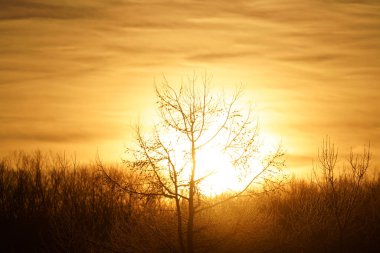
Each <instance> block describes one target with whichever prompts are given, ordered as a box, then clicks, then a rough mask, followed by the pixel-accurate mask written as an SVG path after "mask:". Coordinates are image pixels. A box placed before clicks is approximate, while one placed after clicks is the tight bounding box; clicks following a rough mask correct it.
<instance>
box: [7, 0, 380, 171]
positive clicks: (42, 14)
mask: <svg viewBox="0 0 380 253" xmlns="http://www.w3.org/2000/svg"><path fill="white" fill-rule="evenodd" d="M194 71H199V72H203V71H207V72H208V73H211V74H212V75H213V86H214V87H232V86H234V85H239V84H243V85H244V87H245V89H246V96H247V97H248V98H249V99H250V100H252V101H253V102H254V103H255V104H256V109H257V111H258V113H259V115H260V121H261V129H262V131H263V132H264V133H265V134H268V135H269V136H275V137H276V138H278V139H279V140H282V143H283V146H284V147H285V150H287V153H288V168H289V169H290V170H293V171H295V172H299V171H301V170H302V169H304V168H310V167H311V163H312V158H313V157H315V156H316V153H317V149H318V146H319V145H320V143H321V141H322V139H323V138H324V137H325V136H326V135H327V134H328V135H330V136H331V138H332V140H333V141H334V142H335V143H336V144H337V145H339V146H340V147H341V150H342V152H341V153H344V152H346V151H347V150H348V148H349V147H351V146H352V147H353V148H354V149H357V148H358V147H361V146H362V145H363V144H366V143H368V142H369V141H370V142H371V149H372V151H373V153H374V165H376V164H379V161H380V159H379V158H376V156H377V154H379V153H380V152H379V151H380V117H379V116H380V89H379V88H380V84H379V81H380V2H379V1H376V0H362V1H359V0H358V1H355V0H339V1H338V0H251V1H249V0H245V1H242V0H235V1H230V0H221V1H197V0H178V1H168V0H167V1H159V0H155V1H153V0H152V1H122V0H112V1H110V0H82V1H74V0H48V1H47V0H2V1H1V2H0V155H3V154H6V153H7V152H9V151H11V150H15V149H23V150H30V149H36V148H40V149H44V150H47V149H51V150H53V151H56V150H57V151H62V150H66V151H68V152H73V151H74V150H75V151H76V152H77V154H78V157H79V158H80V159H83V160H86V159H94V158H95V154H96V152H97V151H98V152H99V153H100V155H101V156H102V157H103V158H104V159H106V160H109V161H120V156H121V154H122V153H123V149H124V146H125V145H127V144H128V142H129V139H130V134H131V127H130V126H131V125H132V124H134V123H135V122H136V121H137V119H138V118H139V117H140V118H146V116H147V115H148V118H149V114H150V113H151V111H152V109H153V108H154V93H153V91H154V80H155V79H159V78H160V77H161V76H162V74H165V75H166V76H167V78H168V79H169V81H172V82H177V81H179V80H180V79H181V77H183V76H186V75H188V74H191V73H193V72H194Z"/></svg>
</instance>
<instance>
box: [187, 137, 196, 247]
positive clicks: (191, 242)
mask: <svg viewBox="0 0 380 253" xmlns="http://www.w3.org/2000/svg"><path fill="white" fill-rule="evenodd" d="M192 137H193V136H192ZM191 158H192V168H191V175H190V182H189V188H190V189H189V217H188V221H187V253H194V229H193V228H194V214H195V210H194V194H195V182H194V177H195V169H196V159H195V143H194V141H192V142H191Z"/></svg>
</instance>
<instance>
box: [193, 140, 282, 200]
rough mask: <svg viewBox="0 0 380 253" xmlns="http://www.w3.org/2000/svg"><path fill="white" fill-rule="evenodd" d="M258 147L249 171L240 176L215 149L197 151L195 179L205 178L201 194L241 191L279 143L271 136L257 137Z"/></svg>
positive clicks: (228, 161)
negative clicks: (258, 140)
mask: <svg viewBox="0 0 380 253" xmlns="http://www.w3.org/2000/svg"><path fill="white" fill-rule="evenodd" d="M259 139H260V145H259V150H258V153H257V156H256V157H254V158H253V159H252V160H251V161H250V166H251V168H250V171H249V172H248V174H246V175H245V176H242V173H241V171H239V169H238V168H235V167H234V166H233V164H232V161H231V159H230V157H229V156H228V155H227V154H225V153H223V152H222V151H221V150H219V149H218V148H217V147H214V148H208V149H203V150H199V153H198V156H197V171H198V172H197V173H196V174H197V175H198V177H197V178H202V177H205V179H204V180H202V182H201V183H200V185H199V187H200V190H201V192H202V193H203V194H205V195H208V196H216V195H219V194H222V193H225V192H237V191H240V190H243V189H244V187H245V186H246V185H247V184H248V183H249V180H250V179H252V178H253V177H254V176H255V175H256V174H258V173H259V172H260V171H261V170H262V169H263V165H262V161H263V159H265V157H267V156H268V155H270V154H272V153H274V152H275V151H276V149H277V148H278V145H279V141H278V140H277V138H276V137H275V136H273V135H269V134H265V135H264V134H263V135H260V136H259Z"/></svg>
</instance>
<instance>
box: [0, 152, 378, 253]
mask: <svg viewBox="0 0 380 253" xmlns="http://www.w3.org/2000/svg"><path fill="white" fill-rule="evenodd" d="M362 154H363V153H362ZM352 157H354V158H355V155H354V156H352ZM359 157H360V155H359ZM349 161H350V158H348V162H349ZM339 166H340V165H338V164H337V165H336V169H339ZM104 168H105V169H106V170H107V173H109V174H110V175H112V177H113V178H116V179H118V180H120V181H123V182H130V183H134V184H135V183H136V181H135V180H137V179H138V175H135V174H134V172H133V171H130V170H128V168H125V167H121V166H120V165H108V166H105V167H104ZM346 173H348V171H347V172H346ZM349 175H350V174H335V181H334V187H335V188H336V193H335V194H336V196H335V198H336V199H338V200H339V201H338V202H337V203H339V204H340V205H341V207H340V209H339V212H338V215H340V216H339V217H340V218H339V219H342V220H343V218H344V217H347V213H346V212H347V210H350V215H349V219H347V222H346V225H345V227H344V230H343V236H340V234H339V233H340V231H339V229H340V228H339V226H338V224H337V218H336V211H335V209H334V208H335V207H334V205H333V204H332V199H331V198H332V197H331V196H332V192H331V191H332V188H331V186H329V185H328V182H326V181H324V180H323V177H322V178H320V177H319V178H318V181H317V180H316V179H313V180H309V181H307V180H300V179H292V180H290V181H289V182H288V184H287V185H286V186H285V187H284V188H283V191H275V192H266V193H264V194H262V195H258V196H256V197H254V198H240V199H234V200H232V201H229V202H225V203H222V204H221V205H218V206H216V207H215V208H213V209H209V210H207V211H205V212H202V214H201V215H200V216H199V217H198V226H197V227H198V228H199V230H197V234H198V235H199V236H197V238H198V240H199V241H197V245H199V246H200V247H199V248H198V252H221V253H222V252H285V253H286V252H311V253H313V252H338V251H339V250H344V252H374V253H375V252H379V251H380V242H379V240H378V238H379V237H380V212H379V210H380V179H379V177H374V178H372V179H370V178H365V177H364V178H363V179H362V180H361V181H360V184H357V180H355V178H353V177H352V176H349ZM353 190H354V191H355V192H356V193H355V198H354V199H355V201H354V202H352V201H351V202H350V201H349V200H350V199H351V200H352V198H353V194H352V191H353ZM220 198H223V197H220ZM210 201H218V199H215V200H210ZM350 203H354V204H352V205H351V204H350ZM350 206H352V207H350ZM343 207H345V208H343ZM347 207H350V209H347ZM171 210H172V206H170V205H169V204H168V202H166V201H164V199H162V198H159V197H155V198H147V197H142V196H139V197H137V196H135V195H133V194H132V195H129V194H127V193H125V192H124V191H120V189H118V188H117V187H112V185H110V184H107V183H106V182H105V181H104V177H103V174H102V173H101V172H99V171H98V168H97V166H96V165H91V164H89V165H83V164H82V165H79V164H77V163H76V162H75V159H71V158H67V156H65V155H64V154H63V155H51V154H49V155H47V154H42V153H41V152H34V153H23V152H18V153H14V154H13V155H12V156H9V157H5V158H3V159H1V161H0V235H1V237H0V238H1V243H0V252H136V253H139V252H176V249H177V241H176V236H175V234H176V230H177V227H176V214H175V213H173V212H172V211H171ZM340 210H341V211H340ZM344 219H346V218H344Z"/></svg>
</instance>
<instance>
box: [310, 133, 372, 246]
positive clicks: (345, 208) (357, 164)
mask: <svg viewBox="0 0 380 253" xmlns="http://www.w3.org/2000/svg"><path fill="white" fill-rule="evenodd" d="M318 160H319V163H318V164H317V165H316V166H313V171H314V176H315V178H316V180H317V183H318V185H319V187H320V188H321V189H322V190H323V192H324V193H326V200H327V206H328V207H329V209H330V210H331V211H332V213H333V216H334V219H335V222H336V225H337V229H338V237H339V238H338V240H339V251H340V252H344V248H343V240H344V237H345V233H346V230H347V226H348V225H349V223H350V222H351V220H352V214H353V211H354V209H355V208H356V207H357V205H358V203H357V201H358V196H359V194H360V187H361V185H362V183H363V181H364V179H365V175H366V173H367V171H368V169H369V167H370V162H371V152H370V145H368V146H364V148H363V152H362V153H359V154H355V153H354V152H353V150H352V149H351V151H350V154H349V157H348V159H347V163H348V165H347V167H346V168H345V170H341V171H337V169H338V168H337V161H338V149H337V148H336V147H335V145H334V144H333V143H331V141H330V138H329V137H326V138H325V139H324V140H323V143H322V146H321V148H320V149H319V150H318ZM318 172H319V173H321V175H320V176H319V175H318Z"/></svg>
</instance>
